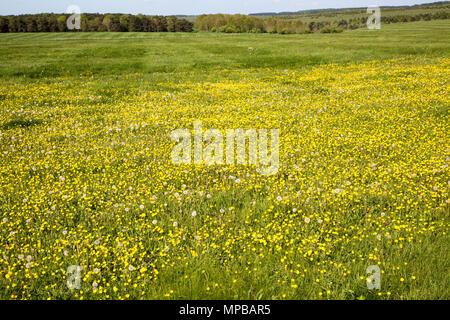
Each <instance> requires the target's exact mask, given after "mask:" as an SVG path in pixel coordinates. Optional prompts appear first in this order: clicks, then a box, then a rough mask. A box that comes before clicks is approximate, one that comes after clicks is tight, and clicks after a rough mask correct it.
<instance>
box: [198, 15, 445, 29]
mask: <svg viewBox="0 0 450 320" xmlns="http://www.w3.org/2000/svg"><path fill="white" fill-rule="evenodd" d="M368 17H369V15H367V17H354V18H347V19H341V20H338V21H333V22H330V21H313V22H309V23H306V22H302V21H301V20H300V19H298V18H293V17H282V18H281V17H270V18H261V17H255V16H247V15H240V14H235V15H229V14H209V15H201V16H198V17H197V18H196V21H195V25H194V27H195V28H196V29H197V30H200V31H210V32H224V33H242V32H249V33H266V32H268V33H281V34H288V33H313V32H321V33H339V32H342V31H344V30H352V29H357V28H361V27H366V25H367V19H368ZM449 18H450V12H449V11H444V10H442V11H439V12H435V13H421V14H417V15H396V16H382V17H381V22H382V23H387V24H388V23H397V22H412V21H421V20H424V21H428V20H440V19H449Z"/></svg>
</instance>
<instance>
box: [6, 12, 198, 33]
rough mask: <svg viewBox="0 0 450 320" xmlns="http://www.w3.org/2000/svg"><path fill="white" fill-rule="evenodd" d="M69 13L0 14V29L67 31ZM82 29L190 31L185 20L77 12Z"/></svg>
mask: <svg viewBox="0 0 450 320" xmlns="http://www.w3.org/2000/svg"><path fill="white" fill-rule="evenodd" d="M70 16H71V14H54V13H42V14H27V15H17V16H0V32H2V33H6V32H67V31H72V30H69V29H68V27H67V19H68V18H69V17H70ZM80 19H81V29H80V30H74V31H82V32H103V31H105V32H106V31H110V32H128V31H129V32H192V31H193V26H194V24H193V23H192V22H190V21H188V20H186V19H180V18H177V17H164V16H146V15H141V14H138V15H131V14H96V13H94V14H91V13H87V14H81V16H80Z"/></svg>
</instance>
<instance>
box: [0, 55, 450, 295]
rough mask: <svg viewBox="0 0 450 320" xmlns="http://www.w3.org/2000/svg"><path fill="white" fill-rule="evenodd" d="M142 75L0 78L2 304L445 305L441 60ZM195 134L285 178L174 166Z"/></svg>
mask: <svg viewBox="0 0 450 320" xmlns="http://www.w3.org/2000/svg"><path fill="white" fill-rule="evenodd" d="M140 78H141V75H140V74H139V73H131V74H126V75H124V76H122V77H121V79H120V81H123V82H124V83H131V84H132V85H129V86H124V87H123V88H120V87H115V88H111V87H108V86H105V85H104V84H105V82H113V81H118V79H117V77H116V76H114V75H111V76H102V77H101V79H100V78H99V77H97V76H95V75H82V76H77V77H75V76H61V77H55V78H42V79H35V80H34V81H15V82H11V81H4V82H0V298H2V299H61V298H64V299H414V298H419V299H430V298H433V299H448V298H449V297H450V296H449V291H448V283H449V280H450V279H449V275H448V269H449V267H450V259H449V251H448V243H449V226H450V220H449V205H450V197H449V189H450V175H449V173H450V170H449V164H450V145H449V140H450V139H449V138H450V137H449V132H450V114H449V105H450V98H449V79H450V59H448V58H444V57H440V58H439V57H432V58H427V57H405V58H396V59H386V60H373V61H363V62H355V63H331V64H326V65H317V66H309V67H305V68H301V69H280V68H256V69H231V70H230V69H222V70H220V71H217V72H215V73H214V74H213V73H209V74H208V73H205V74H204V75H203V77H202V79H201V80H195V79H192V78H189V72H187V73H186V72H185V73H183V72H179V73H176V72H175V73H173V79H175V80H170V79H168V78H164V79H161V80H160V81H159V82H157V83H153V84H152V86H146V83H143V82H142V81H140ZM218 78H220V80H217V79H218ZM194 121H202V122H203V126H204V127H205V128H206V127H207V128H218V129H220V130H222V131H223V132H225V130H226V129H229V128H244V129H250V128H255V129H271V128H276V129H279V130H280V168H279V172H278V173H277V174H276V175H272V176H263V175H260V174H258V168H257V166H254V165H226V164H225V165H212V166H208V165H194V164H192V165H175V164H173V163H172V161H171V157H170V154H171V151H172V148H173V147H174V145H175V143H174V142H173V141H171V139H170V133H171V132H172V131H173V130H176V129H178V128H187V129H189V130H190V131H192V130H193V123H194ZM374 265H377V266H379V268H380V270H381V289H380V290H369V289H368V288H367V278H368V276H369V275H368V274H367V273H366V270H367V268H368V267H370V266H374ZM70 266H79V269H80V270H79V271H80V276H81V283H80V288H76V289H74V290H69V288H68V286H67V281H68V280H70V279H69V278H70V274H68V273H67V270H68V267H70Z"/></svg>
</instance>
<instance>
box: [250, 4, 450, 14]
mask: <svg viewBox="0 0 450 320" xmlns="http://www.w3.org/2000/svg"><path fill="white" fill-rule="evenodd" d="M449 4H450V1H438V2H431V3H423V4H416V5H411V6H380V8H381V9H403V10H408V9H419V8H423V9H426V8H429V7H441V6H445V5H449ZM366 9H367V7H353V8H328V9H312V10H300V11H294V12H260V13H250V14H249V16H260V17H264V16H295V15H314V14H324V13H336V12H348V11H360V10H366Z"/></svg>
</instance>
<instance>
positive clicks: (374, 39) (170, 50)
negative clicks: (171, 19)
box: [0, 21, 450, 79]
mask: <svg viewBox="0 0 450 320" xmlns="http://www.w3.org/2000/svg"><path fill="white" fill-rule="evenodd" d="M449 26H450V23H449V22H448V21H433V22H414V23H401V24H395V25H387V26H384V27H383V28H382V29H381V30H380V31H375V32H374V31H371V30H367V29H362V30H355V31H352V32H345V33H343V34H338V35H335V34H331V35H326V34H310V35H284V36H283V35H281V36H280V35H279V36H276V35H271V34H232V35H228V34H226V35H223V34H215V33H194V34H185V33H175V34H165V33H63V34H60V33H37V34H22V33H16V34H2V35H0V43H1V44H2V45H1V55H0V71H1V74H2V76H3V78H4V79H9V78H11V77H12V78H13V79H16V78H20V77H24V78H42V77H57V76H74V75H91V74H98V75H121V74H130V73H140V74H143V75H144V76H150V77H152V76H155V73H158V76H164V73H166V72H194V73H201V72H205V71H206V72H209V71H211V70H222V69H240V70H247V69H250V70H251V69H255V68H289V69H293V68H294V69H295V68H302V67H305V66H311V65H320V64H326V63H345V62H358V61H367V60H382V59H392V58H400V57H405V56H426V57H439V56H445V55H446V54H448V52H449V51H448V50H449V41H450V35H449V33H448V32H446V31H447V30H448V27H449ZM249 48H253V49H254V50H253V51H252V50H249ZM208 75H209V76H211V75H210V74H209V73H208Z"/></svg>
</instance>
